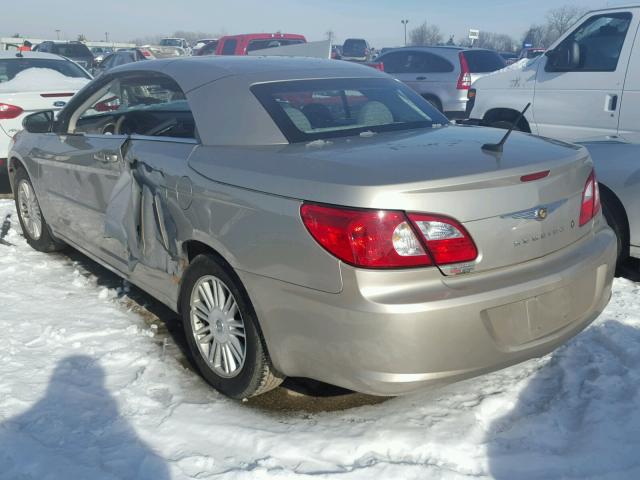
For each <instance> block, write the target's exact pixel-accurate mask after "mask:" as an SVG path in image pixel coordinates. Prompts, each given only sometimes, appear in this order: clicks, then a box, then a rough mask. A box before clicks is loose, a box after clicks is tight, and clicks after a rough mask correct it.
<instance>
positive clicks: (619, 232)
mask: <svg viewBox="0 0 640 480" xmlns="http://www.w3.org/2000/svg"><path fill="white" fill-rule="evenodd" d="M601 195H602V193H601ZM606 197H607V195H606V194H604V195H602V196H601V201H602V214H603V215H604V218H605V220H606V222H607V224H608V225H609V227H611V230H613V232H614V233H615V234H616V239H617V243H618V257H617V265H618V267H619V266H620V265H621V264H622V263H623V262H624V261H625V260H626V259H627V258H628V257H629V238H628V235H627V231H626V229H625V228H624V226H625V223H626V222H625V218H624V214H623V213H622V212H621V211H620V210H619V209H618V208H616V207H615V205H613V204H612V202H611V201H610V200H608V199H607V198H606Z"/></svg>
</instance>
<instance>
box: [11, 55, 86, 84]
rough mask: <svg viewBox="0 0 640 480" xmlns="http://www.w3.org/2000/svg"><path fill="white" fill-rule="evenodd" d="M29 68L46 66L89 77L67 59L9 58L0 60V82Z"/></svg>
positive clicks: (69, 75) (63, 72)
mask: <svg viewBox="0 0 640 480" xmlns="http://www.w3.org/2000/svg"><path fill="white" fill-rule="evenodd" d="M30 68H46V69H48V70H54V71H56V72H58V73H61V74H62V75H64V76H65V77H70V78H86V79H90V78H91V77H90V76H89V75H87V73H86V72H85V71H84V70H82V69H81V68H80V67H79V66H78V65H76V64H75V63H73V62H69V61H67V60H54V59H45V58H11V59H4V60H0V83H4V82H9V81H11V80H13V79H14V78H15V76H16V75H18V74H19V73H20V72H23V71H25V70H28V69H30Z"/></svg>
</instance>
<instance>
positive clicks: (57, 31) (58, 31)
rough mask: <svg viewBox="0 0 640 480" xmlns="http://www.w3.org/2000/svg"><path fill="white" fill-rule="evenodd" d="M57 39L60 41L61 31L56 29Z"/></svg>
mask: <svg viewBox="0 0 640 480" xmlns="http://www.w3.org/2000/svg"><path fill="white" fill-rule="evenodd" d="M56 38H57V39H58V40H60V30H58V29H56Z"/></svg>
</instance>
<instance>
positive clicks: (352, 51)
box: [342, 39, 367, 57]
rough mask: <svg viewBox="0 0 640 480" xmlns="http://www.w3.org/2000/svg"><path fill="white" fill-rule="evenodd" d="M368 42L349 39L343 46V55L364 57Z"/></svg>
mask: <svg viewBox="0 0 640 480" xmlns="http://www.w3.org/2000/svg"><path fill="white" fill-rule="evenodd" d="M366 50H367V42H366V41H364V40H361V39H360V40H359V39H349V40H347V41H346V42H344V45H343V46H342V54H343V55H345V56H347V57H364V55H365V53H366Z"/></svg>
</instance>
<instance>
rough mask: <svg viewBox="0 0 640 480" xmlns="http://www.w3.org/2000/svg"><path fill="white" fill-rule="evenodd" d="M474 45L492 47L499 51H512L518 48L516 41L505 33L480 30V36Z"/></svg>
mask: <svg viewBox="0 0 640 480" xmlns="http://www.w3.org/2000/svg"><path fill="white" fill-rule="evenodd" d="M474 46H476V47H478V48H490V49H492V50H498V51H499V52H512V51H514V50H515V48H516V41H515V40H514V39H513V38H512V37H510V36H509V35H506V34H504V33H493V32H480V37H479V38H478V40H477V41H476V42H475V43H474Z"/></svg>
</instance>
